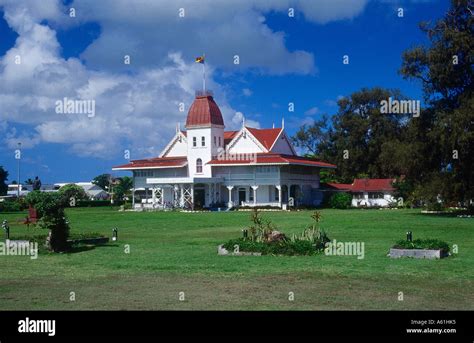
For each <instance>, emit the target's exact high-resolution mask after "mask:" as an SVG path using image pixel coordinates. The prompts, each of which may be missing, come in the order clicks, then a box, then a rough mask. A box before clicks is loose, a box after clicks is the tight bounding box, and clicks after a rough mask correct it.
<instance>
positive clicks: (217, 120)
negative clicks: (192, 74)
mask: <svg viewBox="0 0 474 343" xmlns="http://www.w3.org/2000/svg"><path fill="white" fill-rule="evenodd" d="M210 125H221V126H224V119H222V113H221V110H220V109H219V106H217V104H216V102H215V101H214V98H213V97H212V96H211V95H209V94H206V95H198V96H196V99H195V100H194V102H193V104H192V105H191V107H190V108H189V112H188V117H187V119H186V127H187V128H189V127H200V126H210Z"/></svg>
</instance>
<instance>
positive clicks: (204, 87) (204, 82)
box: [202, 54, 206, 94]
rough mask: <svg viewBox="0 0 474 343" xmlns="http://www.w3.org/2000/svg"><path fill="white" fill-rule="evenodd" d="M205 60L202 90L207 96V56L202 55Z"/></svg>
mask: <svg viewBox="0 0 474 343" xmlns="http://www.w3.org/2000/svg"><path fill="white" fill-rule="evenodd" d="M202 57H203V58H204V60H203V63H202V90H203V92H204V94H206V55H204V54H202Z"/></svg>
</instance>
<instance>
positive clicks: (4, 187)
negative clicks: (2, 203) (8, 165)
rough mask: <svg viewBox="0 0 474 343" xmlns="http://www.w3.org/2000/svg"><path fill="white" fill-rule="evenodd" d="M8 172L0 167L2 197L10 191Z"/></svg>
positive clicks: (0, 191) (0, 192)
mask: <svg viewBox="0 0 474 343" xmlns="http://www.w3.org/2000/svg"><path fill="white" fill-rule="evenodd" d="M7 180H8V172H7V171H6V170H5V169H4V168H3V166H0V195H6V194H7V191H8V185H7Z"/></svg>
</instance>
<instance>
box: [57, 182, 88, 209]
mask: <svg viewBox="0 0 474 343" xmlns="http://www.w3.org/2000/svg"><path fill="white" fill-rule="evenodd" d="M58 193H59V194H60V195H61V196H62V197H63V202H64V204H67V205H69V206H72V207H74V206H76V204H77V202H78V201H80V200H88V199H89V197H88V196H87V193H86V192H85V191H84V188H82V187H81V186H78V185H75V184H72V183H70V184H67V185H64V186H62V187H61V188H60V189H59V191H58Z"/></svg>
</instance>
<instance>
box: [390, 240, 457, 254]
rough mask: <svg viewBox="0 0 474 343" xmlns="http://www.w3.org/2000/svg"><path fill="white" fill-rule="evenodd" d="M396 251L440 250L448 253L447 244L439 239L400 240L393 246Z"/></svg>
mask: <svg viewBox="0 0 474 343" xmlns="http://www.w3.org/2000/svg"><path fill="white" fill-rule="evenodd" d="M393 247H394V248H396V249H427V250H429V249H433V250H437V249H441V250H443V251H444V252H446V253H448V252H449V244H448V243H446V242H444V241H441V240H439V239H414V240H413V241H411V242H410V241H407V240H400V241H398V242H397V243H396V244H395V245H394V246H393Z"/></svg>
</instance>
